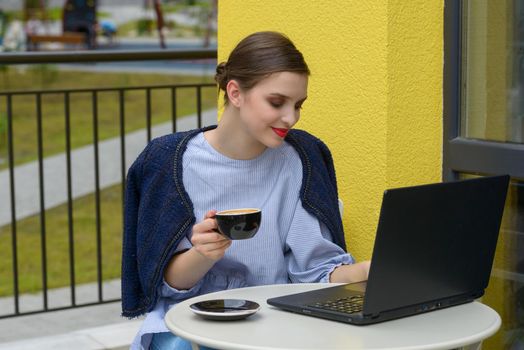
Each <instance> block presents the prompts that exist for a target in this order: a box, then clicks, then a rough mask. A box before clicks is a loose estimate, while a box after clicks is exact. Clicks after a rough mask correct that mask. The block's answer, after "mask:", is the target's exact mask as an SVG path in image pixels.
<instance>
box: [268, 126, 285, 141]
mask: <svg viewBox="0 0 524 350" xmlns="http://www.w3.org/2000/svg"><path fill="white" fill-rule="evenodd" d="M271 129H273V131H274V132H275V134H277V135H278V136H279V137H282V138H284V137H286V135H287V133H288V131H289V129H281V128H273V127H272V128H271Z"/></svg>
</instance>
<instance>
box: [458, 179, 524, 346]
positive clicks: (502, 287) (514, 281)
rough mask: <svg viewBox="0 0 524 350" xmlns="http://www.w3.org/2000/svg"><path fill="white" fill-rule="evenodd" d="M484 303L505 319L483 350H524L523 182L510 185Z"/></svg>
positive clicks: (485, 343)
mask: <svg viewBox="0 0 524 350" xmlns="http://www.w3.org/2000/svg"><path fill="white" fill-rule="evenodd" d="M461 177H462V178H471V177H473V175H465V174H463V175H461ZM482 302H483V303H484V304H487V305H489V306H490V307H491V308H493V309H494V310H496V311H497V312H498V314H499V315H500V317H501V318H502V325H501V327H500V330H499V331H498V332H497V333H496V334H495V335H494V336H493V337H491V338H489V339H487V340H486V341H485V342H484V343H483V349H501V350H502V349H508V350H514V349H524V181H517V180H512V181H511V183H510V187H509V190H508V197H507V200H506V207H505V209H504V216H503V218H502V224H501V228H500V234H499V239H498V244H497V252H496V254H495V261H494V263H493V270H492V273H491V279H490V281H489V286H488V288H487V290H486V294H485V295H484V296H483V297H482Z"/></svg>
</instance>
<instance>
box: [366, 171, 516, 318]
mask: <svg viewBox="0 0 524 350" xmlns="http://www.w3.org/2000/svg"><path fill="white" fill-rule="evenodd" d="M508 183H509V176H492V177H483V178H476V179H470V180H461V181H456V182H448V183H437V184H430V185H421V186H415V187H407V188H398V189H392V190H387V191H385V193H384V198H383V203H382V209H381V213H380V219H379V223H378V228H377V236H376V238H375V247H374V250H373V257H372V260H371V261H372V264H371V272H370V279H369V280H368V285H367V290H366V301H365V304H364V313H365V314H375V313H379V312H380V311H382V310H391V309H395V308H396V307H405V306H406V305H414V304H418V303H425V302H427V301H434V300H439V299H443V298H453V297H458V298H462V297H466V298H467V297H469V298H477V297H479V296H480V295H482V294H483V292H484V289H485V288H486V287H487V285H488V281H489V276H490V271H491V266H492V262H493V257H494V254H495V248H496V243H497V238H498V232H499V228H500V222H501V217H502V212H503V209H504V202H505V198H506V192H507V187H508ZM406 242H407V243H406Z"/></svg>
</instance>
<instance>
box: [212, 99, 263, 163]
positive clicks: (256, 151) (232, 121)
mask: <svg viewBox="0 0 524 350" xmlns="http://www.w3.org/2000/svg"><path fill="white" fill-rule="evenodd" d="M204 137H205V138H206V140H207V142H209V144H210V145H211V146H212V147H213V148H214V149H215V150H217V151H218V152H220V153H221V154H223V155H225V156H226V157H228V158H232V159H239V160H247V159H253V158H256V157H258V156H259V155H261V154H262V153H263V152H264V151H265V150H266V148H267V147H266V146H265V145H263V144H262V143H260V142H259V141H258V140H256V139H255V138H253V136H251V135H250V134H249V133H248V132H247V130H246V129H245V126H244V124H243V123H242V121H241V120H240V115H239V114H238V111H237V110H236V109H234V108H232V107H230V106H226V108H225V110H224V113H223V114H222V118H221V119H220V121H219V123H218V126H217V128H216V129H212V130H209V131H206V132H205V133H204Z"/></svg>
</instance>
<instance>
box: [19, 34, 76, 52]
mask: <svg viewBox="0 0 524 350" xmlns="http://www.w3.org/2000/svg"><path fill="white" fill-rule="evenodd" d="M41 43H62V44H70V45H82V46H85V45H86V35H85V34H84V33H73V32H70V33H63V34H60V35H47V34H46V35H41V34H28V35H27V47H28V49H29V50H31V51H32V50H38V48H39V45H40V44H41Z"/></svg>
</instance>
